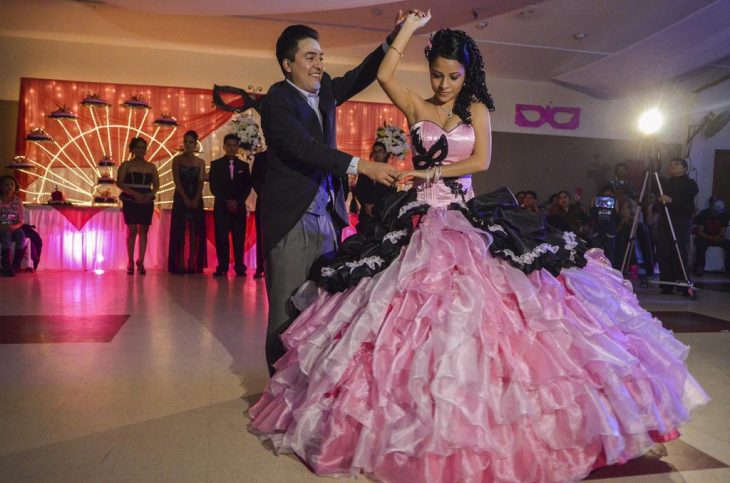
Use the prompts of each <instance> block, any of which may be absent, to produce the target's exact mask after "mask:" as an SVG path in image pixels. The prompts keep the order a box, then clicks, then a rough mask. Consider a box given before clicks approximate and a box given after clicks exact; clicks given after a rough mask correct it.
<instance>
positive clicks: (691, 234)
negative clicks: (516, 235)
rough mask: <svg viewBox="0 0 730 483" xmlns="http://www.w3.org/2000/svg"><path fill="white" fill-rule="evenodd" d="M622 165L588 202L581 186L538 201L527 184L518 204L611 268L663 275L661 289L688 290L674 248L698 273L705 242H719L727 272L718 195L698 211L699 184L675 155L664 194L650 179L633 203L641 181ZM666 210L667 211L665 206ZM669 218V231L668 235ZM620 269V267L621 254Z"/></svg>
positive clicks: (728, 250)
mask: <svg viewBox="0 0 730 483" xmlns="http://www.w3.org/2000/svg"><path fill="white" fill-rule="evenodd" d="M627 174H628V168H627V165H626V164H625V163H618V164H617V165H616V166H615V170H614V178H613V179H612V180H611V181H610V182H609V183H607V184H605V185H604V186H602V187H600V188H599V190H598V192H597V194H596V196H594V197H593V198H592V199H591V201H590V203H588V204H584V203H583V200H582V199H581V196H580V195H581V193H580V190H576V192H575V193H574V194H573V195H571V194H570V193H569V192H568V191H565V190H562V191H559V192H557V193H553V194H551V195H549V196H547V197H544V198H540V197H539V196H538V194H537V192H536V191H535V190H533V189H529V190H524V191H519V192H517V193H516V195H515V196H516V198H517V202H518V204H519V205H520V207H521V208H522V209H525V210H529V211H532V212H535V213H540V214H542V215H543V216H545V219H546V221H547V223H549V224H550V225H552V226H554V227H556V228H558V229H561V230H568V231H572V232H574V233H575V234H577V235H578V236H580V237H581V238H583V239H584V240H586V242H587V243H588V245H589V246H590V247H592V248H601V249H602V250H603V251H604V253H605V255H606V257H607V258H608V260H610V262H611V264H612V265H613V267H614V268H616V269H618V270H621V269H622V267H623V268H625V269H626V270H627V272H629V273H635V274H637V275H643V276H650V275H653V274H654V273H655V272H657V271H659V272H662V273H663V275H661V277H660V279H661V281H663V282H667V283H666V284H663V285H660V287H661V289H662V292H663V293H672V292H673V291H674V290H675V285H674V283H677V282H679V283H680V286H676V288H677V289H678V290H679V291H680V292H682V293H686V287H682V286H681V282H684V281H686V280H684V273H683V272H682V271H681V266H680V265H679V260H678V256H677V249H676V248H675V246H674V238H676V240H677V248H679V253H680V255H681V256H682V262H683V264H684V267H685V272H686V275H687V277H688V278H689V277H690V276H691V275H692V274H694V275H696V276H702V275H703V274H704V267H705V260H706V258H705V254H706V252H707V249H708V248H709V247H721V248H722V249H723V251H724V255H725V271H726V272H729V273H730V240H729V239H728V235H727V234H728V223H729V222H730V214H729V213H728V212H727V211H726V209H725V202H724V200H722V199H720V198H719V197H714V196H713V197H711V198H710V199H709V203H708V206H707V208H705V209H703V210H701V211H699V212H698V210H697V209H696V207H695V201H694V200H695V198H696V195H697V192H698V190H697V184H696V183H695V182H694V180H692V179H691V178H689V177H688V176H687V163H686V161H685V160H684V159H682V158H674V159H672V160H671V161H670V162H669V163H668V176H667V177H663V178H661V183H662V193H660V192H659V190H658V186H656V183H653V185H652V186H651V189H650V190H648V192H647V193H646V194H645V196H644V198H645V199H644V200H643V203H641V205H640V204H639V190H638V188H639V186H637V185H636V183H634V182H632V181H631V180H630V179H629V178H628V176H627ZM665 207H666V210H665ZM635 220H636V232H635V235H634V241H635V242H634V244H633V249H632V250H631V253H628V252H627V248H628V246H629V242H630V240H631V232H632V227H633V225H634V221H635ZM669 220H671V222H672V227H673V228H674V237H672V233H671V230H670V228H669ZM625 258H626V259H627V260H626V266H625V267H624V259H625Z"/></svg>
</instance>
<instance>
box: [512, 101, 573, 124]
mask: <svg viewBox="0 0 730 483" xmlns="http://www.w3.org/2000/svg"><path fill="white" fill-rule="evenodd" d="M527 113H530V117H531V118H535V117H536V116H538V118H537V119H536V120H532V119H528V117H527V115H526V114H527ZM545 123H547V124H550V126H552V127H553V128H554V129H578V126H580V107H553V106H550V105H547V106H538V105H537V104H516V105H515V124H516V125H517V126H519V127H540V126H542V125H543V124H545Z"/></svg>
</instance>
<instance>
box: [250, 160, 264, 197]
mask: <svg viewBox="0 0 730 483" xmlns="http://www.w3.org/2000/svg"><path fill="white" fill-rule="evenodd" d="M265 178H266V151H264V152H262V153H256V154H255V155H254V157H253V166H251V187H253V190H254V191H255V192H256V195H257V196H258V197H259V198H260V197H261V193H262V191H263V187H264V179H265ZM259 198H257V199H256V200H257V201H258V199H259Z"/></svg>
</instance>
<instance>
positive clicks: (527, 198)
mask: <svg viewBox="0 0 730 483" xmlns="http://www.w3.org/2000/svg"><path fill="white" fill-rule="evenodd" d="M523 193H524V196H523V198H522V203H521V204H520V206H521V207H522V208H523V209H525V210H527V211H531V212H533V213H540V212H541V211H542V210H540V207H539V206H538V204H537V193H535V192H534V191H532V190H527V191H523Z"/></svg>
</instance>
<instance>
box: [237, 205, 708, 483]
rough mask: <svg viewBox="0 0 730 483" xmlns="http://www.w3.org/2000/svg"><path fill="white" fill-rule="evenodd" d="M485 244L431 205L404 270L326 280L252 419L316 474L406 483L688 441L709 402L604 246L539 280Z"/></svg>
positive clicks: (404, 256)
mask: <svg viewBox="0 0 730 483" xmlns="http://www.w3.org/2000/svg"><path fill="white" fill-rule="evenodd" d="M488 243H489V239H488V235H486V234H485V233H484V232H483V231H481V230H478V229H476V228H474V227H473V226H472V225H471V224H469V223H468V222H467V220H466V219H465V218H464V217H463V215H462V214H461V213H459V212H458V211H448V210H445V209H441V208H432V209H431V211H430V212H429V213H428V215H426V216H425V217H424V219H423V221H422V223H421V226H420V227H419V228H418V229H417V230H416V232H415V233H414V235H413V238H412V239H411V242H410V244H409V245H408V246H407V247H406V248H405V249H404V250H403V252H402V253H401V256H400V257H399V258H398V259H397V260H396V261H395V262H394V263H393V264H392V265H391V266H390V267H388V268H387V269H386V270H384V271H383V272H381V273H379V274H378V275H377V276H375V277H373V278H368V279H363V280H362V281H361V282H360V283H359V284H358V285H357V286H356V287H355V288H353V289H350V290H348V291H345V292H341V293H336V294H332V295H331V294H328V293H326V292H323V291H322V292H321V293H320V295H319V296H318V297H317V299H316V301H315V302H314V303H313V304H312V305H311V306H310V307H308V308H307V309H306V310H305V311H304V312H303V313H302V314H301V315H300V316H299V317H298V318H297V319H296V320H295V321H294V323H293V324H292V326H291V327H290V328H289V329H288V330H287V332H286V333H285V334H284V336H283V340H284V343H285V345H286V346H287V347H288V349H289V351H288V352H287V353H286V355H285V356H284V357H283V358H282V359H281V360H279V362H278V363H277V368H278V372H277V373H276V374H275V376H274V377H273V379H272V380H271V382H270V383H269V386H268V387H267V388H266V391H265V393H264V395H263V396H262V398H261V399H260V400H259V402H258V403H257V404H256V405H254V406H253V407H252V408H251V409H250V414H251V416H252V422H251V424H250V430H251V431H252V432H254V433H255V434H257V435H258V436H259V437H260V438H262V439H266V440H270V442H271V443H272V444H273V445H274V447H275V448H276V449H277V451H282V452H294V453H296V454H297V455H298V456H299V457H300V458H302V460H304V462H306V464H307V465H308V466H309V467H310V468H312V469H313V470H314V471H315V472H316V473H318V474H321V475H356V474H359V473H366V474H369V475H370V476H372V477H374V478H376V479H379V480H383V481H388V482H408V483H411V482H429V483H434V482H493V481H499V482H548V481H555V482H558V481H559V482H565V481H571V480H579V479H581V478H583V477H585V476H586V475H587V474H588V473H589V472H590V471H591V470H592V469H593V468H594V467H596V466H600V465H603V464H612V463H616V462H623V461H626V460H629V459H631V458H634V457H637V456H639V455H641V454H643V453H644V452H645V451H646V450H647V449H648V448H649V447H650V446H651V445H652V444H653V442H654V441H661V440H669V439H673V438H676V437H677V436H678V434H679V433H678V432H677V428H678V427H679V425H680V424H681V423H683V422H684V421H686V420H688V418H689V413H690V411H691V410H692V409H693V408H694V407H696V406H697V405H699V404H703V403H705V402H707V400H708V397H707V395H706V394H705V393H704V391H703V390H702V388H701V387H700V386H699V385H698V383H697V382H696V381H695V379H694V378H693V377H692V376H691V375H690V374H689V373H688V371H687V367H686V366H685V364H684V362H683V360H684V359H685V358H686V356H687V352H688V347H687V346H685V345H683V344H682V343H681V342H679V341H678V340H677V339H675V338H674V337H673V336H672V334H671V332H669V331H667V330H665V329H663V328H662V326H661V323H660V322H659V321H658V320H657V319H654V318H653V317H652V316H651V314H649V313H648V312H647V311H645V310H644V309H642V308H641V307H640V306H639V303H638V301H637V299H636V297H635V295H634V294H633V292H632V289H631V285H630V284H629V283H628V282H626V281H624V280H623V278H622V277H621V274H620V273H618V272H617V271H615V270H613V269H612V268H610V266H609V265H608V263H607V262H606V261H605V260H604V259H603V257H602V253H601V252H600V251H591V252H589V254H588V255H587V257H588V258H589V261H588V265H587V266H586V267H585V268H583V269H577V268H571V269H567V270H563V271H562V272H561V274H560V276H558V277H554V276H552V275H550V274H549V273H547V272H546V271H544V270H539V271H535V272H533V273H531V274H530V275H525V274H524V273H523V272H521V271H520V270H518V269H516V268H513V267H511V266H509V265H508V264H507V263H505V262H503V261H501V260H499V259H497V258H494V257H493V256H491V255H490V254H489V253H488V250H487V247H488Z"/></svg>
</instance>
